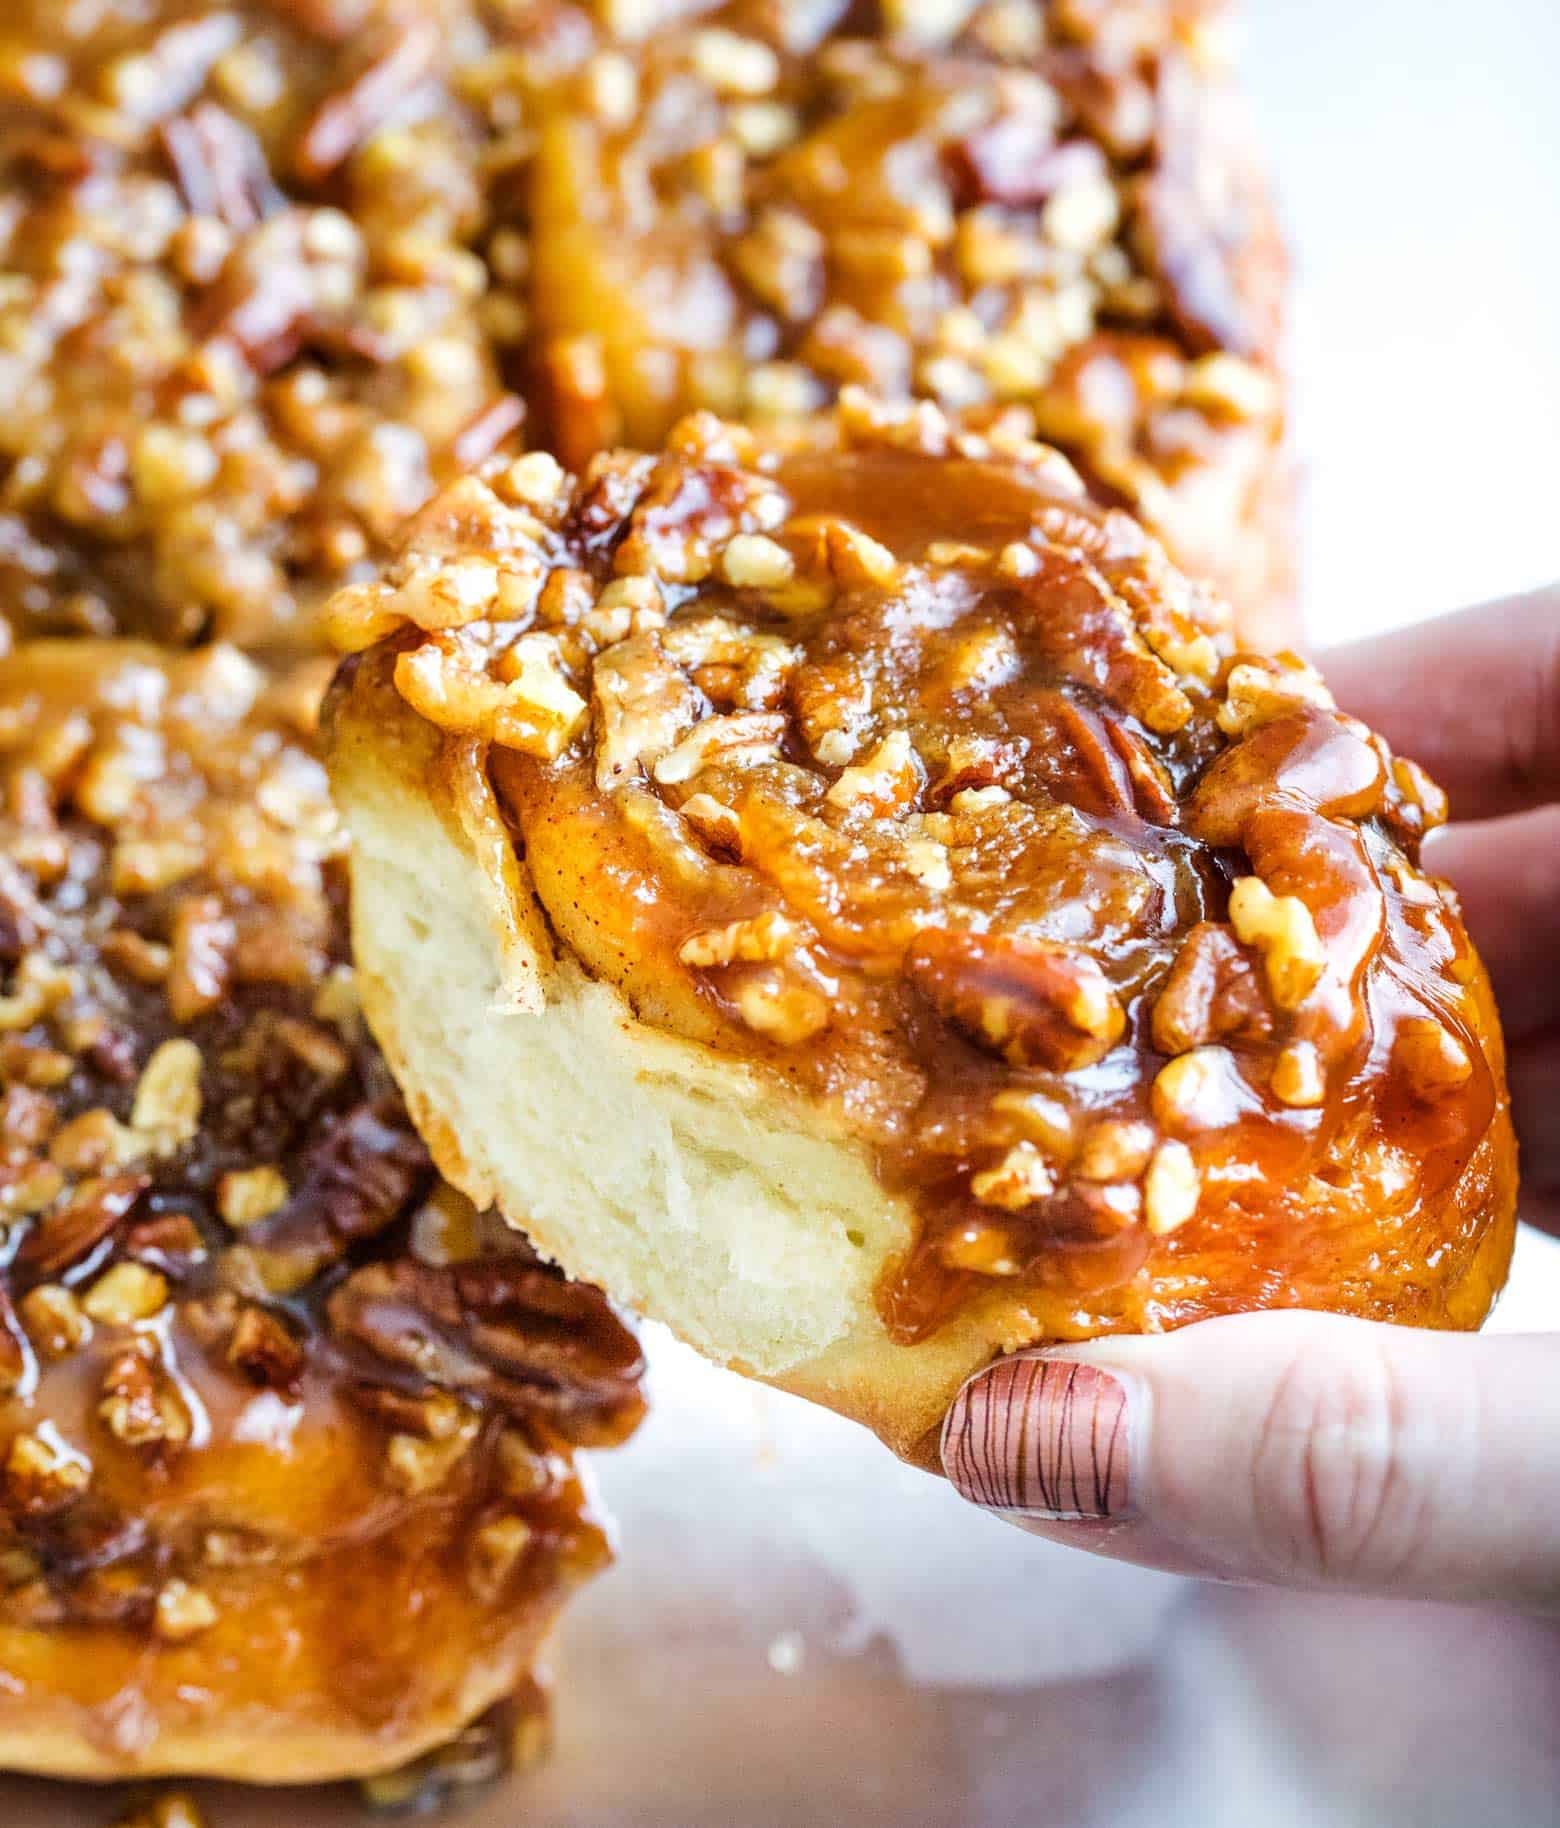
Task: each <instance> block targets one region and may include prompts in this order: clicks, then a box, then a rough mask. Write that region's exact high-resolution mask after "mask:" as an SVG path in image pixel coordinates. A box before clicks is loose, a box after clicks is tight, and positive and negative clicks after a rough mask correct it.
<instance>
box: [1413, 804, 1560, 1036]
mask: <svg viewBox="0 0 1560 1828" xmlns="http://www.w3.org/2000/svg"><path fill="white" fill-rule="evenodd" d="M1424 865H1425V868H1426V869H1427V870H1429V871H1430V872H1431V874H1432V875H1437V876H1446V877H1449V878H1450V879H1451V881H1452V883H1453V884H1454V886H1455V887H1456V889H1457V893H1458V895H1459V897H1460V898H1461V900H1462V905H1463V916H1464V919H1465V920H1466V922H1467V926H1468V931H1469V933H1470V934H1471V935H1472V936H1473V943H1474V944H1475V945H1476V946H1477V947H1478V948H1479V952H1480V955H1481V956H1482V958H1483V960H1484V962H1485V964H1486V965H1487V966H1488V967H1489V973H1490V977H1491V979H1492V981H1493V982H1494V985H1495V994H1496V997H1497V998H1498V1000H1499V1002H1500V1008H1501V1019H1502V1021H1503V1022H1504V1023H1505V1026H1506V1032H1507V1034H1508V1036H1510V1037H1512V1038H1513V1039H1515V1040H1520V1039H1522V1038H1523V1037H1525V1036H1527V1035H1531V1034H1536V1033H1538V1032H1539V1031H1540V1030H1542V1029H1545V1028H1548V1027H1550V1026H1552V1025H1553V1024H1554V1023H1555V1021H1556V1020H1557V1019H1560V971H1556V970H1555V961H1556V960H1557V959H1560V806H1545V807H1541V808H1539V810H1538V811H1536V812H1528V813H1518V814H1516V815H1515V816H1513V817H1509V818H1504V819H1487V820H1484V821H1482V822H1479V823H1475V824H1471V825H1451V826H1447V827H1446V828H1445V829H1444V830H1442V831H1438V832H1436V833H1435V834H1434V836H1433V837H1432V838H1431V839H1430V841H1429V842H1428V843H1427V844H1426V846H1425V850H1424Z"/></svg>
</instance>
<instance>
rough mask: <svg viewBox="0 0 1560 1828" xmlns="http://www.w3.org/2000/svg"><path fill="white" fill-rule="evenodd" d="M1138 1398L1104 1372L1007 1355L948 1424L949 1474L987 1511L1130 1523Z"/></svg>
mask: <svg viewBox="0 0 1560 1828" xmlns="http://www.w3.org/2000/svg"><path fill="white" fill-rule="evenodd" d="M1131 1407H1132V1404H1131V1393H1130V1391H1129V1389H1128V1386H1127V1384H1126V1382H1125V1381H1124V1380H1123V1379H1121V1378H1119V1377H1117V1376H1115V1375H1114V1374H1113V1373H1111V1372H1109V1371H1102V1370H1101V1369H1099V1367H1098V1366H1095V1365H1086V1364H1080V1363H1078V1362H1077V1361H1075V1360H1069V1359H1065V1358H1005V1359H1002V1360H1001V1361H1000V1362H999V1363H997V1364H995V1365H992V1366H991V1367H990V1369H989V1370H986V1371H982V1372H981V1373H980V1375H979V1376H977V1377H973V1378H971V1379H970V1381H969V1383H967V1384H966V1385H965V1386H964V1388H963V1389H962V1390H961V1391H960V1392H959V1394H958V1395H957V1396H956V1397H955V1398H954V1401H953V1407H952V1408H951V1409H950V1410H949V1411H948V1416H947V1420H946V1421H945V1422H944V1423H943V1434H942V1459H943V1470H944V1471H945V1472H946V1473H947V1475H948V1477H949V1479H950V1480H951V1481H952V1483H953V1485H954V1487H955V1489H956V1490H957V1491H958V1492H959V1493H960V1495H961V1496H962V1497H965V1498H967V1499H968V1500H969V1501H970V1503H971V1504H978V1505H980V1506H981V1507H982V1508H983V1509H985V1510H991V1511H1008V1512H1016V1513H1019V1514H1021V1515H1023V1516H1026V1517H1050V1518H1057V1519H1077V1518H1090V1517H1128V1516H1130V1515H1131V1514H1132V1511H1133V1502H1132V1491H1131V1487H1130V1469H1129V1458H1130V1456H1129V1452H1128V1450H1129V1447H1130V1439H1129V1432H1128V1431H1129V1428H1130V1425H1131V1413H1130V1412H1131Z"/></svg>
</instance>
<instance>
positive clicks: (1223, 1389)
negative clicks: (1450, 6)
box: [943, 586, 1560, 1610]
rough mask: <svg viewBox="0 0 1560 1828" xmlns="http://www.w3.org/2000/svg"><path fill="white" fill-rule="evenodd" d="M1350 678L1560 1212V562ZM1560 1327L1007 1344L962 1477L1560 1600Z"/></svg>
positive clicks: (977, 1396) (1137, 1541)
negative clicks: (1458, 903) (1402, 768)
mask: <svg viewBox="0 0 1560 1828" xmlns="http://www.w3.org/2000/svg"><path fill="white" fill-rule="evenodd" d="M1324 670H1325V672H1326V675H1327V678H1328V682H1329V684H1330V685H1331V686H1332V688H1333V690H1334V692H1335V693H1336V695H1337V698H1338V702H1339V703H1340V704H1341V705H1342V706H1344V707H1345V708H1346V709H1347V710H1349V711H1351V712H1353V713H1355V714H1356V715H1358V716H1359V717H1361V718H1362V719H1364V720H1365V721H1366V722H1367V723H1369V724H1370V725H1372V726H1373V727H1374V728H1376V729H1379V730H1381V731H1382V732H1383V733H1384V734H1385V735H1386V736H1387V738H1388V740H1389V741H1390V742H1391V743H1392V744H1393V745H1394V746H1395V747H1396V748H1397V749H1398V750H1399V752H1400V753H1403V754H1408V755H1412V756H1414V757H1415V758H1416V759H1417V760H1419V761H1421V762H1422V763H1423V764H1424V765H1425V766H1426V767H1427V768H1428V769H1429V771H1430V773H1431V774H1432V775H1433V776H1434V777H1435V778H1436V779H1437V780H1438V781H1440V783H1441V784H1442V785H1443V786H1444V787H1445V788H1446V789H1447V791H1448V793H1449V795H1450V798H1451V803H1452V807H1453V810H1454V813H1455V815H1456V822H1455V823H1453V824H1452V825H1451V826H1449V827H1448V828H1446V829H1445V830H1444V831H1442V832H1440V833H1437V834H1436V835H1435V837H1434V838H1433V839H1432V840H1431V841H1430V843H1429V844H1428V845H1427V846H1426V851H1425V860H1426V866H1427V867H1428V868H1429V869H1431V870H1432V871H1434V872H1435V873H1438V874H1441V875H1444V876H1446V877H1448V878H1449V879H1450V880H1451V881H1452V882H1453V883H1454V884H1455V885H1456V887H1457V890H1458V892H1459V894H1460V896H1461V898H1462V902H1463V907H1464V912H1465V915H1466V919H1467V924H1468V927H1469V929H1470V931H1471V933H1472V935H1473V937H1474V940H1475V942H1476V943H1477V945H1478V946H1479V948H1480V950H1481V951H1482V953H1483V956H1484V959H1485V962H1486V964H1487V965H1488V967H1489V970H1490V973H1491V976H1492V978H1493V980H1494V984H1495V988H1496V992H1497V995H1498V997H1499V999H1500V1003H1501V1009H1502V1014H1503V1019H1504V1022H1505V1027H1506V1037H1507V1044H1508V1047H1509V1049H1510V1059H1509V1072H1510V1084H1511V1093H1512V1104H1513V1110H1514V1113H1515V1116H1516V1120H1517V1126H1518V1132H1519V1137H1520V1143H1521V1149H1522V1167H1523V1207H1522V1210H1523V1216H1524V1217H1525V1218H1527V1219H1529V1220H1530V1221H1531V1222H1533V1223H1534V1224H1536V1225H1539V1226H1541V1227H1543V1228H1544V1229H1545V1230H1548V1231H1551V1232H1555V1233H1557V1234H1560V1125H1557V1124H1556V1123H1555V1122H1554V1120H1553V1116H1552V1113H1553V1112H1554V1110H1555V1106H1556V1102H1557V1099H1560V586H1557V587H1553V588H1550V589H1548V590H1543V591H1538V592H1535V593H1533V594H1531V595H1528V596H1523V597H1516V598H1509V599H1506V600H1503V601H1500V602H1494V603H1489V604H1484V605H1481V606H1479V607H1477V608H1474V609H1470V610H1466V611H1463V612H1462V613H1460V614H1458V615H1454V616H1448V617H1445V618H1443V619H1441V620H1439V621H1435V622H1429V623H1424V624H1421V625H1419V626H1416V627H1413V628H1409V629H1406V630H1403V631H1402V632H1400V633H1396V634H1391V635H1386V636H1382V637H1380V638H1378V639H1376V640H1373V641H1368V642H1362V643H1359V644H1358V645H1355V646H1351V647H1347V648H1341V649H1338V650H1336V651H1335V652H1334V653H1332V654H1331V655H1329V656H1328V657H1327V660H1326V663H1325V668H1324ZM1557 1442H1560V1333H1556V1334H1532V1335H1508V1336H1494V1337H1489V1338H1482V1337H1478V1336H1469V1335H1461V1334H1438V1333H1427V1332H1420V1331H1414V1330H1411V1329H1406V1328H1395V1327H1389V1326H1383V1325H1378V1324H1374V1323H1371V1322H1367V1321H1357V1320H1349V1319H1342V1318H1339V1317H1337V1316H1333V1315H1325V1314H1312V1313H1303V1312H1290V1313H1265V1314H1245V1315H1238V1316H1233V1317H1231V1318H1228V1319H1218V1320H1210V1321H1205V1322H1203V1323H1201V1324H1200V1325H1196V1326H1191V1327H1187V1328H1185V1329H1183V1330H1182V1331H1180V1332H1178V1333H1172V1334H1167V1335H1163V1336H1159V1337H1142V1338H1110V1339H1101V1340H1098V1341H1094V1342H1091V1343H1089V1344H1087V1345H1077V1346H1067V1347H1065V1348H1059V1349H1057V1350H1056V1351H1054V1352H1046V1351H1041V1352H1035V1353H1028V1354H1022V1355H1019V1356H1016V1357H1014V1358H1012V1359H1007V1360H1004V1361H1002V1362H1001V1363H999V1364H997V1365H995V1366H993V1367H991V1368H989V1369H988V1370H986V1371H984V1372H982V1373H981V1374H980V1375H979V1376H978V1377H976V1378H973V1379H972V1380H971V1381H970V1383H969V1384H967V1385H966V1386H965V1388H964V1390H963V1391H962V1392H961V1393H960V1395H959V1396H958V1398H957V1399H956V1400H955V1402H954V1404H953V1407H952V1408H951V1410H950V1411H949V1415H948V1420H947V1423H946V1425H945V1428H944V1434H943V1458H944V1464H945V1466H946V1469H947V1471H948V1475H949V1477H950V1479H951V1480H952V1481H953V1483H954V1485H955V1486H956V1487H957V1488H958V1489H959V1491H960V1492H961V1493H962V1494H963V1495H964V1496H965V1497H966V1498H968V1499H969V1500H970V1501H971V1502H972V1503H976V1504H979V1505H981V1507H982V1508H984V1509H989V1510H995V1511H998V1512H999V1513H1000V1514H1002V1515H1004V1516H1007V1517H1009V1518H1010V1519H1012V1520H1013V1521H1014V1522H1017V1523H1019V1524H1020V1525H1021V1527H1023V1528H1025V1529H1028V1530H1031V1531H1033V1532H1034V1533H1035V1534H1038V1535H1043V1536H1046V1537H1049V1538H1050V1539H1052V1540H1054V1541H1057V1542H1063V1543H1067V1544H1070V1545H1072V1546H1075V1547H1080V1548H1084V1549H1088V1550H1092V1551H1094V1552H1096V1553H1100V1554H1104V1555H1109V1556H1112V1557H1114V1558H1116V1559H1118V1560H1122V1561H1131V1562H1137V1563H1140V1564H1142V1565H1144V1566H1148V1567H1159V1568H1170V1569H1174V1570H1176V1571H1179V1572H1184V1573H1191V1574H1200V1575H1205V1576H1209V1577H1212V1578H1216V1579H1228V1580H1246V1581H1265V1582H1274V1583H1278V1584H1282V1585H1286V1586H1298V1587H1317V1588H1333V1589H1339V1590H1355V1591H1368V1592H1375V1593H1383V1594H1397V1595H1403V1596H1413V1597H1419V1598H1435V1599H1454V1600H1468V1601H1483V1602H1495V1603H1504V1604H1509V1605H1514V1606H1522V1607H1530V1608H1535V1609H1543V1610H1555V1609H1557V1608H1560V1527H1557V1525H1556V1522H1555V1519H1556V1517H1557V1516H1560V1447H1557V1446H1556V1443H1557Z"/></svg>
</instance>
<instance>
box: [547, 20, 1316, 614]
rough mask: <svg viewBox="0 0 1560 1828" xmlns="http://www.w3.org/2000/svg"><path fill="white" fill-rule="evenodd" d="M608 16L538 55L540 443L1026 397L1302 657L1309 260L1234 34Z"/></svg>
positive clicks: (1111, 483) (1096, 481)
mask: <svg viewBox="0 0 1560 1828" xmlns="http://www.w3.org/2000/svg"><path fill="white" fill-rule="evenodd" d="M595 10H596V14H597V18H598V26H597V30H596V31H595V33H594V34H593V35H592V36H589V37H587V36H585V35H584V34H583V33H581V32H575V33H571V34H567V35H565V34H562V33H558V34H555V35H554V36H553V37H551V38H547V39H544V38H541V37H540V36H539V37H538V42H537V44H536V45H535V46H534V47H533V49H532V52H531V57H532V60H533V63H534V66H535V74H534V75H533V79H532V80H533V84H534V87H535V90H536V94H535V97H534V100H533V102H532V104H531V110H532V114H533V116H534V118H535V120H536V122H537V128H538V137H537V149H536V154H535V157H534V159H533V161H532V164H531V168H530V173H529V177H528V184H527V191H528V199H529V229H530V265H531V284H530V296H531V307H530V308H531V315H532V318H533V334H532V337H531V338H530V340H529V342H528V344H527V347H526V354H527V356H528V359H529V361H530V362H531V364H532V365H533V370H534V380H533V395H534V399H535V402H536V406H537V409H538V419H537V422H536V426H535V434H536V436H537V439H538V441H539V442H541V443H544V444H546V445H547V447H548V448H550V449H551V450H553V451H554V452H555V454H557V455H558V456H559V457H560V458H562V460H563V461H564V462H565V463H566V464H578V463H581V462H583V461H584V460H585V459H586V458H587V457H588V456H589V455H590V454H591V452H592V451H594V450H595V449H597V448H599V447H600V446H602V445H604V444H612V443H618V442H621V443H627V444H632V445H637V446H639V447H640V448H645V449H653V448H655V447H656V446H657V445H658V444H659V443H660V442H661V440H662V438H663V437H664V436H665V434H666V432H667V430H668V428H669V427H670V425H671V424H672V422H673V421H674V420H675V419H676V418H678V417H680V416H681V415H682V414H683V413H684V412H686V411H688V410H690V409H692V408H696V407H706V408H710V409H713V410H714V411H716V412H719V413H721V414H723V415H725V416H727V417H730V418H734V419H742V420H749V421H755V422H758V423H770V422H773V421H776V420H784V419H790V418H795V417H797V416H799V415H801V414H805V413H808V412H811V411H814V410H816V409H817V408H818V407H820V406H821V405H823V404H825V403H826V402H827V401H829V400H830V399H831V398H832V397H833V396H834V395H835V394H836V393H837V391H838V390H839V388H840V387H841V386H843V385H849V384H858V385H862V386H866V387H869V388H871V389H872V390H873V391H875V392H877V393H880V394H890V393H892V394H917V395H923V396H925V397H928V398H930V399H933V400H935V401H937V402H938V403H940V404H941V405H943V406H946V407H948V408H950V409H953V408H958V409H961V410H978V409H980V408H982V407H989V406H991V405H993V404H996V405H1004V404H1009V403H1013V402H1022V403H1024V404H1026V405H1028V406H1029V407H1031V408H1032V410H1033V411H1034V413H1035V415H1036V419H1037V421H1038V426H1039V432H1040V435H1041V436H1042V437H1044V438H1047V439H1049V440H1051V441H1052V442H1053V443H1055V444H1058V445H1060V446H1061V447H1062V448H1063V449H1064V450H1065V451H1066V452H1067V453H1068V455H1069V456H1071V457H1072V458H1073V460H1074V461H1075V463H1076V464H1077V465H1078V467H1079V469H1080V471H1081V473H1082V474H1083V475H1084V477H1085V479H1086V480H1087V481H1088V483H1089V485H1090V488H1091V491H1092V492H1093V493H1094V494H1095V495H1096V497H1097V498H1098V499H1100V500H1102V501H1103V502H1104V503H1105V504H1106V505H1112V506H1118V505H1125V506H1127V507H1129V508H1131V509H1132V510H1133V511H1134V512H1135V513H1136V514H1137V515H1138V517H1139V518H1140V519H1143V520H1145V521H1146V522H1147V523H1148V524H1149V525H1150V526H1151V527H1154V528H1155V529H1157V530H1158V531H1159V532H1160V533H1161V534H1162V535H1163V537H1164V538H1165V540H1166V541H1167V543H1168V544H1169V546H1170V548H1171V550H1172V552H1173V553H1174V555H1175V556H1176V558H1177V559H1178V560H1179V561H1180V562H1181V563H1182V565H1183V566H1184V567H1186V568H1187V569H1189V570H1190V571H1192V572H1193V573H1194V574H1195V575H1198V576H1207V577H1211V578H1213V579H1215V580H1216V581H1217V582H1218V583H1219V584H1220V586H1221V587H1222V588H1223V590H1224V591H1225V593H1226V594H1227V595H1228V596H1229V597H1230V598H1231V599H1232V600H1233V601H1234V602H1235V604H1236V607H1237V610H1238V612H1239V613H1240V614H1241V616H1242V618H1243V622H1242V629H1243V634H1244V635H1245V638H1246V639H1248V640H1249V641H1252V642H1258V643H1261V644H1263V645H1267V644H1268V641H1269V637H1270V636H1274V635H1276V634H1278V633H1281V632H1283V631H1284V630H1285V628H1286V627H1287V623H1286V620H1285V618H1286V614H1287V611H1288V608H1289V584H1290V581H1291V580H1290V575H1289V566H1290V551H1289V535H1290V525H1289V521H1290V501H1289V497H1290V474H1289V467H1288V464H1287V461H1286V459H1285V457H1284V454H1283V445H1282V436H1283V425H1284V413H1283V388H1282V385H1281V371H1280V342H1281V333H1282V317H1283V310H1282V307H1283V289H1284V279H1285V263H1284V257H1283V253H1282V249H1281V246H1280V243H1279V239H1278V235H1277V232H1276V230H1275V226H1274V217H1273V211H1272V206H1271V202H1270V199H1269V195H1268V191H1267V187H1266V183H1265V180H1264V178H1263V176H1262V173H1261V171H1260V168H1259V166H1258V164H1257V162H1256V159H1255V155H1254V154H1253V151H1252V149H1251V146H1250V144H1249V143H1248V137H1247V134H1246V131H1245V127H1244V123H1243V121H1242V119H1241V118H1240V116H1239V114H1238V111H1237V108H1236V104H1235V101H1234V99H1233V96H1232V92H1231V85H1230V81H1229V75H1228V71H1227V69H1226V66H1225V62H1224V59H1223V57H1222V55H1221V49H1220V43H1221V35H1220V29H1219V15H1220V14H1221V12H1222V10H1223V9H1222V8H1221V7H1219V6H1216V5H1212V4H1163V3H1156V4H1146V5H1138V4H1127V5H1121V4H1117V3H1116V0H1109V3H1107V4H1099V3H1096V0H1084V3H1082V4H1078V3H1076V0H1051V3H1049V4H1042V3H1041V0H1019V3H1017V4H1014V3H1012V0H977V3H975V4H969V3H966V4H960V5H951V6H950V5H947V4H945V3H944V0H881V4H873V5H865V6H850V7H846V6H843V5H840V4H829V3H825V4H821V5H804V6H776V5H774V4H772V3H771V0H726V3H725V4H721V5H716V6H702V7H698V8H693V7H688V6H682V5H677V4H665V3H663V4H660V5H656V4H654V3H652V4H650V5H632V6H623V5H613V4H604V5H602V6H600V7H598V8H597V9H595ZM549 53H550V54H549Z"/></svg>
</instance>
